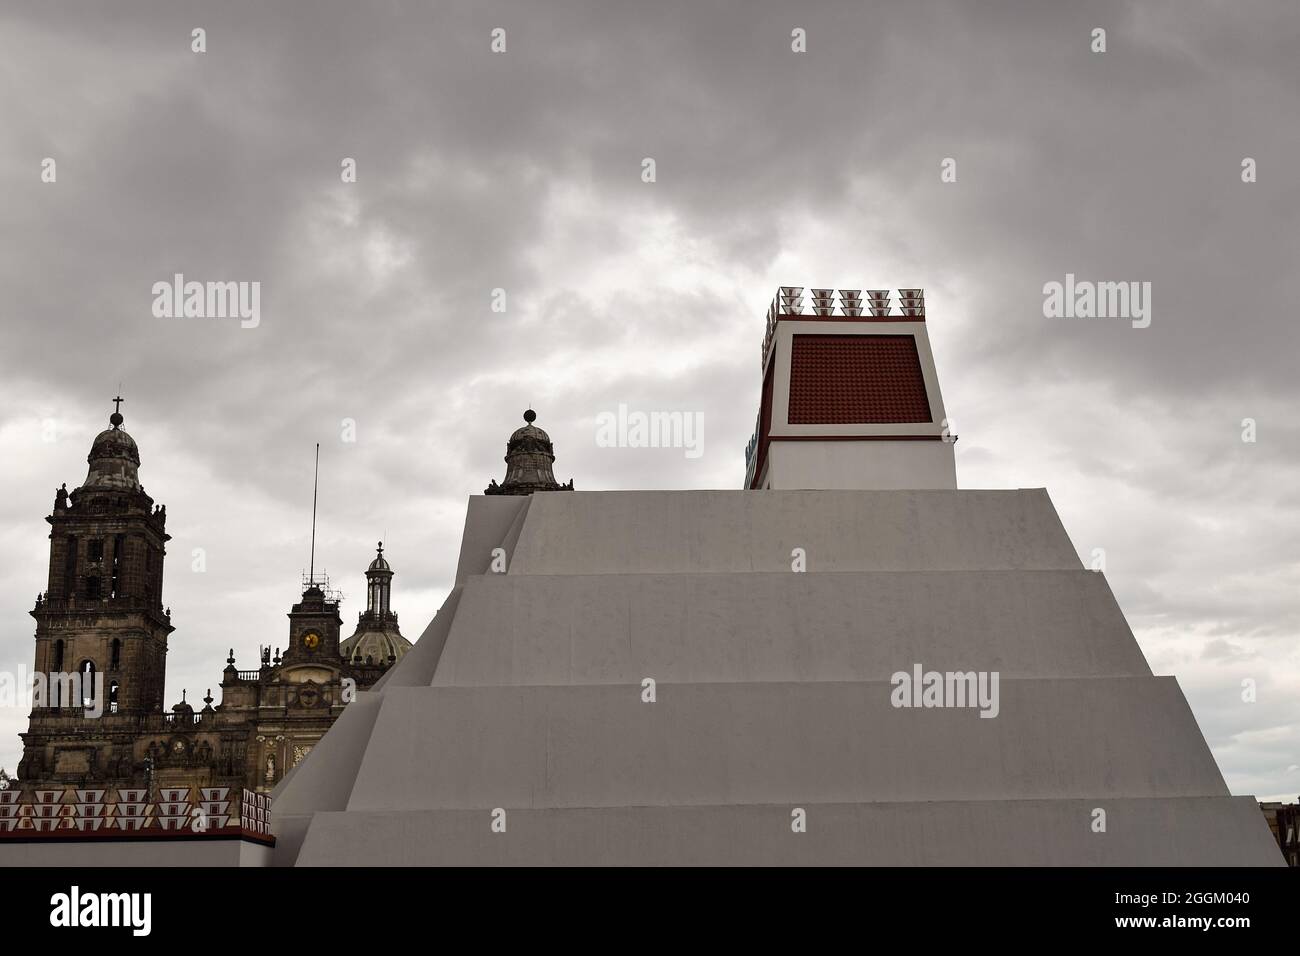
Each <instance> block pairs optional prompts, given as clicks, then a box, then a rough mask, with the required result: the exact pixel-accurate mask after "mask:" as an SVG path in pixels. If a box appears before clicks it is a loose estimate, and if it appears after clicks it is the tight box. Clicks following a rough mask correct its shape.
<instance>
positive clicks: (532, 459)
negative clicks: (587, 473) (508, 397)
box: [483, 408, 573, 495]
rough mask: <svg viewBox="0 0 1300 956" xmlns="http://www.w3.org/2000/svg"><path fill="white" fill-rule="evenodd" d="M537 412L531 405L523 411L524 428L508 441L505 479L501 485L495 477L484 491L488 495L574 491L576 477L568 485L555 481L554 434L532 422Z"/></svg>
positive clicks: (516, 431)
mask: <svg viewBox="0 0 1300 956" xmlns="http://www.w3.org/2000/svg"><path fill="white" fill-rule="evenodd" d="M536 420H537V413H536V412H535V411H533V410H532V409H531V408H530V409H528V411H526V412H524V427H523V428H518V429H516V430H515V433H514V434H513V435H511V436H510V440H509V441H508V442H506V457H505V462H506V478H505V481H503V482H502V483H501V484H499V485H498V484H497V483H496V480H495V479H493V481H492V483H491V484H490V485H488V486H487V488H485V489H484V490H483V493H484V494H485V495H531V494H532V493H533V492H534V491H572V490H573V479H569V483H568V484H567V485H561V484H560V483H559V482H557V481H556V480H555V475H554V474H553V473H552V471H551V465H552V464H553V463H554V461H555V448H554V447H553V446H552V445H551V436H550V435H548V434H546V432H544V431H543V430H542V429H540V428H538V427H537V426H536V425H534V424H533V422H535V421H536Z"/></svg>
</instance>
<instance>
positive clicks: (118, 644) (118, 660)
mask: <svg viewBox="0 0 1300 956" xmlns="http://www.w3.org/2000/svg"><path fill="white" fill-rule="evenodd" d="M109 661H110V663H109V665H108V669H109V670H111V671H115V670H118V669H120V668H121V666H122V641H121V639H119V638H116V637H115V638H113V647H112V654H111V657H110V658H109ZM114 685H115V686H116V682H114Z"/></svg>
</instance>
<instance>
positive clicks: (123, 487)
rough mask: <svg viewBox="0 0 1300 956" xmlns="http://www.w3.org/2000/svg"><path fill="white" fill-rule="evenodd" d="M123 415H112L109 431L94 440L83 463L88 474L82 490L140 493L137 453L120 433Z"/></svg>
mask: <svg viewBox="0 0 1300 956" xmlns="http://www.w3.org/2000/svg"><path fill="white" fill-rule="evenodd" d="M122 421H123V419H122V415H121V413H120V412H113V414H112V415H111V416H110V417H109V424H110V427H108V428H106V429H104V430H103V431H102V432H100V433H99V434H98V435H96V436H95V441H94V442H93V443H92V444H91V446H90V454H89V455H87V456H86V463H87V464H88V465H90V471H89V472H87V473H86V480H85V482H84V483H82V486H81V487H82V488H85V489H105V490H111V491H139V490H140V477H139V469H140V449H139V448H137V447H136V444H135V439H134V438H132V437H131V436H130V435H128V434H127V433H126V432H125V431H124V430H123V429H122Z"/></svg>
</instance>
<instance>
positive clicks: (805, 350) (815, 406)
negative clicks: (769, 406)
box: [789, 335, 931, 425]
mask: <svg viewBox="0 0 1300 956" xmlns="http://www.w3.org/2000/svg"><path fill="white" fill-rule="evenodd" d="M929 421H931V418H930V402H929V399H927V398H926V395H925V376H924V375H923V374H922V372H921V359H920V357H919V356H918V355H917V354H916V339H915V338H913V337H912V336H910V335H796V336H794V342H793V349H792V351H791V355H790V419H789V422H790V424H791V425H893V424H903V423H915V422H929Z"/></svg>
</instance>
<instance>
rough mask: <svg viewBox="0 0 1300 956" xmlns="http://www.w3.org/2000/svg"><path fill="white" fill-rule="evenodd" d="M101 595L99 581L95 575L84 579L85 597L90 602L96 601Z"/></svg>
mask: <svg viewBox="0 0 1300 956" xmlns="http://www.w3.org/2000/svg"><path fill="white" fill-rule="evenodd" d="M101 594H102V588H101V585H100V580H99V578H98V577H96V576H95V575H93V574H92V575H91V576H90V577H88V578H86V597H87V598H88V599H89V600H91V601H98V600H99V598H100V596H101Z"/></svg>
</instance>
